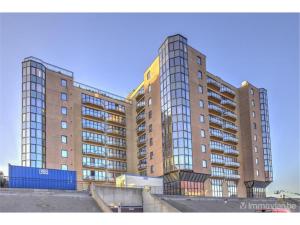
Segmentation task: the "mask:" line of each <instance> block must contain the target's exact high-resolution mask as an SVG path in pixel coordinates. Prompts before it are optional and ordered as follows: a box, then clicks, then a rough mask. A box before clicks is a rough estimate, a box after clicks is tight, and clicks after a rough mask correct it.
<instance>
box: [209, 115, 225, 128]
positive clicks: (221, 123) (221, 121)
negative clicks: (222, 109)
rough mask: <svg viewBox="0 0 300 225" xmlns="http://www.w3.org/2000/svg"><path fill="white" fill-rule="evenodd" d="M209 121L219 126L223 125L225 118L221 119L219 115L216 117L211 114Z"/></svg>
mask: <svg viewBox="0 0 300 225" xmlns="http://www.w3.org/2000/svg"><path fill="white" fill-rule="evenodd" d="M209 122H211V123H214V124H217V125H219V126H222V125H223V120H222V119H219V118H218V117H214V116H209Z"/></svg>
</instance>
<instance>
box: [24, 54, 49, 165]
mask: <svg viewBox="0 0 300 225" xmlns="http://www.w3.org/2000/svg"><path fill="white" fill-rule="evenodd" d="M45 73H46V68H45V67H44V66H43V65H42V64H41V63H37V62H35V61H32V60H28V61H24V62H23V63H22V150H21V152H22V157H21V160H22V166H31V167H38V168H42V167H45V148H46V146H45V145H46V143H45V129H46V124H45V76H46V74H45Z"/></svg>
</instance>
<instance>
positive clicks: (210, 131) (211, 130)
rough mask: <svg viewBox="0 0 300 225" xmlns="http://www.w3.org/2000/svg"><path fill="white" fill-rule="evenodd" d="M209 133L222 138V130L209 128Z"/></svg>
mask: <svg viewBox="0 0 300 225" xmlns="http://www.w3.org/2000/svg"><path fill="white" fill-rule="evenodd" d="M209 133H210V136H213V137H218V138H223V132H222V131H219V130H216V129H210V130H209Z"/></svg>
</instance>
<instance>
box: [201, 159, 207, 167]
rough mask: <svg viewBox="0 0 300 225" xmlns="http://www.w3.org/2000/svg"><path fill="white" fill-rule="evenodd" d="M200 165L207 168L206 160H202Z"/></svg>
mask: <svg viewBox="0 0 300 225" xmlns="http://www.w3.org/2000/svg"><path fill="white" fill-rule="evenodd" d="M202 167H203V168H207V161H206V160H202Z"/></svg>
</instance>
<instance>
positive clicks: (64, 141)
mask: <svg viewBox="0 0 300 225" xmlns="http://www.w3.org/2000/svg"><path fill="white" fill-rule="evenodd" d="M67 142H68V137H67V136H65V135H62V136H61V143H64V144H67Z"/></svg>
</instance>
